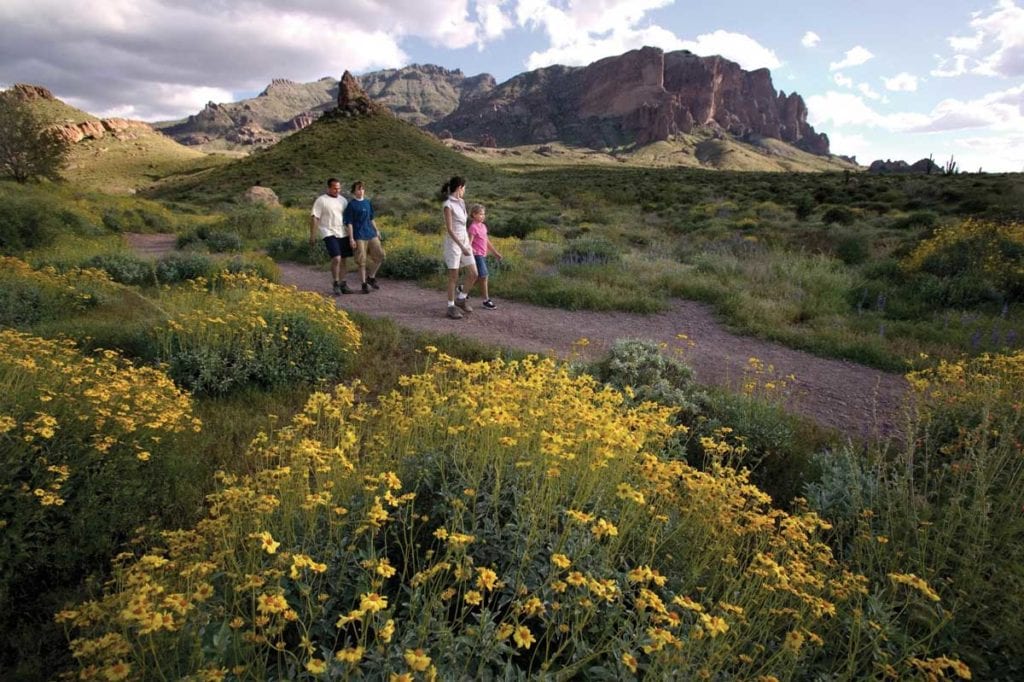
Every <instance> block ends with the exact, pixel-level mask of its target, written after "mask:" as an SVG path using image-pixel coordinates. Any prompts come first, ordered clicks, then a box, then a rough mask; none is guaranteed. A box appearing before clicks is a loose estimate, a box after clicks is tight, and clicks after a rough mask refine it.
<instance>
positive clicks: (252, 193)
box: [242, 185, 281, 206]
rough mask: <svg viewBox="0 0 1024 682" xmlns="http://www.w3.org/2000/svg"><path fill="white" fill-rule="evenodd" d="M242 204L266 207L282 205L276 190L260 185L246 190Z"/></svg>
mask: <svg viewBox="0 0 1024 682" xmlns="http://www.w3.org/2000/svg"><path fill="white" fill-rule="evenodd" d="M242 202H243V203H246V204H262V205H264V206H280V205H281V202H280V201H278V199H277V194H276V193H275V192H274V190H272V189H270V188H269V187H262V186H260V185H253V186H252V187H250V188H249V189H247V190H245V194H243V195H242Z"/></svg>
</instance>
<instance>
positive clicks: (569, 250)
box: [561, 236, 622, 265]
mask: <svg viewBox="0 0 1024 682" xmlns="http://www.w3.org/2000/svg"><path fill="white" fill-rule="evenodd" d="M620 260H622V250H621V249H620V248H619V247H618V246H616V245H615V244H612V243H611V242H610V241H608V240H607V239H604V238H602V237H596V236H594V237H591V236H583V237H577V238H576V239H573V240H571V241H569V242H568V243H567V244H566V245H565V248H564V249H563V250H562V256H561V262H562V263H564V264H567V265H604V264H607V263H617V262H619V261H620Z"/></svg>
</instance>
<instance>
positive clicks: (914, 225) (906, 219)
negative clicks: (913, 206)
mask: <svg viewBox="0 0 1024 682" xmlns="http://www.w3.org/2000/svg"><path fill="white" fill-rule="evenodd" d="M938 222H939V216H938V215H937V214H936V213H935V212H934V211H914V212H912V213H908V214H907V215H905V216H903V217H901V218H897V219H896V220H894V221H892V224H891V227H892V228H893V229H895V230H913V229H919V228H920V229H931V228H933V227H935V226H936V225H937V224H938Z"/></svg>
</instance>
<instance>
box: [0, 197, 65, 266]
mask: <svg viewBox="0 0 1024 682" xmlns="http://www.w3.org/2000/svg"><path fill="white" fill-rule="evenodd" d="M61 228H62V225H61V221H60V219H59V218H58V216H57V215H55V214H54V212H53V210H52V207H50V206H47V205H46V204H44V203H43V202H42V201H39V200H37V199H35V198H32V197H28V196H26V197H21V196H18V195H15V194H0V253H6V254H16V253H21V252H22V251H25V250H26V249H33V248H37V247H40V246H44V245H46V244H49V243H51V242H52V241H53V240H54V238H55V237H56V236H57V235H58V234H59V233H60V231H61Z"/></svg>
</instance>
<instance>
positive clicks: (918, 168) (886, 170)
mask: <svg viewBox="0 0 1024 682" xmlns="http://www.w3.org/2000/svg"><path fill="white" fill-rule="evenodd" d="M868 172H869V173H877V174H879V175H885V174H892V175H900V174H904V173H922V174H925V175H927V174H941V173H942V168H941V167H940V166H939V165H938V164H937V163H935V162H934V161H933V160H932V159H921V160H920V161H918V162H916V163H913V164H910V163H907V162H906V161H903V160H902V159H898V160H896V161H892V160H890V159H886V160H885V161H882V160H881V159H878V160H877V161H873V162H871V165H870V166H868Z"/></svg>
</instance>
